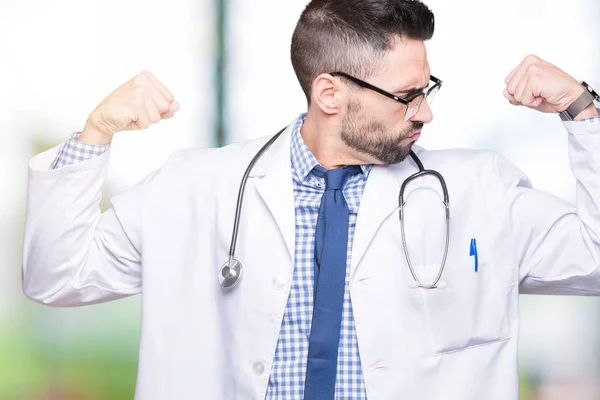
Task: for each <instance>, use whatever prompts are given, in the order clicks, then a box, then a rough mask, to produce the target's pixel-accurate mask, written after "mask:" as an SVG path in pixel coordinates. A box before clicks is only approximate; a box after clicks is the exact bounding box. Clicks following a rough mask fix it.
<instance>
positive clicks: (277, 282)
mask: <svg viewBox="0 0 600 400" xmlns="http://www.w3.org/2000/svg"><path fill="white" fill-rule="evenodd" d="M285 283H286V282H285V279H284V278H283V277H281V276H278V277H276V278H274V279H273V287H274V288H275V290H281V289H283V288H284V286H285Z"/></svg>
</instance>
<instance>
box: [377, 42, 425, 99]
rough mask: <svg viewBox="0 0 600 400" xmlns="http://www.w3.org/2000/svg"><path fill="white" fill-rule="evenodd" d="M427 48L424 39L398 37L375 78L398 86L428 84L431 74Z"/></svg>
mask: <svg viewBox="0 0 600 400" xmlns="http://www.w3.org/2000/svg"><path fill="white" fill-rule="evenodd" d="M430 72H431V71H430V68H429V63H428V61H427V50H426V49H425V43H424V42H423V41H422V40H414V39H406V38H405V39H400V38H398V39H396V40H394V41H393V43H392V48H391V50H390V51H389V53H388V54H387V55H386V57H385V58H384V63H383V67H382V69H381V70H380V71H379V72H378V73H377V74H376V75H375V76H373V79H374V80H377V81H380V82H386V83H387V85H388V86H389V85H392V86H394V87H397V88H408V87H413V86H427V84H428V83H429V75H430Z"/></svg>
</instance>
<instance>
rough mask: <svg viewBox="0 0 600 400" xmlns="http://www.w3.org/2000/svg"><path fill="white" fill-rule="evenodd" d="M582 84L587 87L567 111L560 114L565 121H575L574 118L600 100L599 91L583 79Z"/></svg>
mask: <svg viewBox="0 0 600 400" xmlns="http://www.w3.org/2000/svg"><path fill="white" fill-rule="evenodd" d="M581 86H583V88H584V89H585V90H584V91H583V93H582V94H581V96H579V97H578V98H577V100H575V101H574V102H573V103H572V104H571V105H570V106H569V107H568V108H567V109H566V110H565V111H563V112H561V113H560V114H559V115H560V119H562V120H563V121H573V118H575V117H576V116H578V115H579V113H581V112H582V111H583V110H585V109H586V108H588V106H589V105H590V104H592V103H593V102H594V101H600V96H599V95H598V93H596V92H595V91H594V89H592V87H591V86H590V85H588V84H587V83H586V82H585V81H581Z"/></svg>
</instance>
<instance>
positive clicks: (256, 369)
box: [252, 361, 265, 375]
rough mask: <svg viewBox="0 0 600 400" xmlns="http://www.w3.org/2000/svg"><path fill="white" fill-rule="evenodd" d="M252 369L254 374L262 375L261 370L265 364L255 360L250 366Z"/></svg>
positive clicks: (263, 369)
mask: <svg viewBox="0 0 600 400" xmlns="http://www.w3.org/2000/svg"><path fill="white" fill-rule="evenodd" d="M252 370H253V371H254V373H255V374H256V375H262V374H263V372H265V364H263V363H261V362H260V361H257V362H255V363H254V365H253V366H252Z"/></svg>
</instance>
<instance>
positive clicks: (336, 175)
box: [313, 165, 362, 190]
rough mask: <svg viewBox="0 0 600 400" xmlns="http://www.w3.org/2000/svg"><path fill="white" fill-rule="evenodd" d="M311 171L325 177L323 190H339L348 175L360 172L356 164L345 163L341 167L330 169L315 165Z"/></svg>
mask: <svg viewBox="0 0 600 400" xmlns="http://www.w3.org/2000/svg"><path fill="white" fill-rule="evenodd" d="M313 171H314V173H315V175H317V176H320V177H323V178H325V190H340V189H342V188H343V187H344V184H345V183H346V180H348V178H349V177H351V176H352V175H357V174H359V173H361V172H362V170H361V169H360V167H359V166H358V165H347V166H345V167H342V168H336V169H330V170H326V169H325V168H323V167H321V166H320V165H316V166H315V168H314V169H313Z"/></svg>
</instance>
